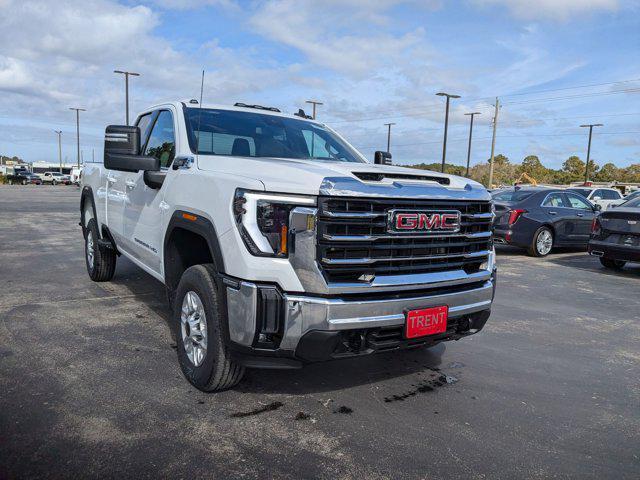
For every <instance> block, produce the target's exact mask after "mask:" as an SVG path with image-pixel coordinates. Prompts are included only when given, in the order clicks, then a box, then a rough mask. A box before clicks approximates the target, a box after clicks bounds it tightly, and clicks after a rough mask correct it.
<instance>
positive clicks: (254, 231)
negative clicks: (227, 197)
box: [233, 189, 316, 257]
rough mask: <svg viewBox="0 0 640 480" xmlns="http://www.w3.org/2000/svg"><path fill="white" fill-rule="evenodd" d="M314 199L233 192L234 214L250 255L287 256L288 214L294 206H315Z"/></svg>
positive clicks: (241, 191) (274, 194) (244, 191)
mask: <svg viewBox="0 0 640 480" xmlns="http://www.w3.org/2000/svg"><path fill="white" fill-rule="evenodd" d="M315 204H316V200H315V198H313V197H303V196H297V195H280V194H277V193H260V192H249V191H246V190H240V189H239V190H236V195H235V198H234V200H233V213H234V215H235V218H236V225H237V226H238V229H239V231H240V236H241V237H242V240H243V241H244V243H245V245H246V246H247V249H248V250H249V252H251V253H252V254H253V255H256V256H260V257H286V256H287V255H288V253H289V233H290V232H289V213H290V212H291V209H292V208H295V207H296V206H297V205H315Z"/></svg>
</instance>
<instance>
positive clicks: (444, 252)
mask: <svg viewBox="0 0 640 480" xmlns="http://www.w3.org/2000/svg"><path fill="white" fill-rule="evenodd" d="M392 209H408V210H434V209H436V210H438V209H440V210H447V209H448V210H452V209H453V210H459V211H460V212H461V214H462V223H461V229H460V231H459V232H457V233H454V234H450V233H449V234H448V233H445V232H443V233H431V234H428V235H425V234H421V233H412V234H410V233H408V234H402V235H399V234H397V233H393V234H392V233H389V232H388V231H387V213H388V212H389V210H392ZM492 219H493V214H492V212H491V203H490V202H480V201H438V200H433V201H432V200H428V201H425V200H419V201H418V200H415V201H414V200H395V199H362V198H339V199H337V198H335V197H320V198H319V199H318V224H317V225H318V251H317V259H318V263H319V265H320V266H321V268H322V271H323V273H324V275H325V277H326V279H327V280H328V281H334V282H335V281H358V280H363V279H366V278H367V277H369V276H376V275H399V274H413V273H426V272H438V271H448V270H459V269H464V270H466V271H467V273H474V272H477V271H478V270H479V267H480V265H481V264H482V262H484V261H485V259H486V257H487V256H488V254H489V249H490V248H491V222H492Z"/></svg>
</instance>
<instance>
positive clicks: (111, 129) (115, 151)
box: [104, 125, 160, 172]
mask: <svg viewBox="0 0 640 480" xmlns="http://www.w3.org/2000/svg"><path fill="white" fill-rule="evenodd" d="M104 166H105V168H107V169H109V170H119V171H122V172H139V171H140V170H144V171H158V170H160V160H159V159H157V158H155V157H147V156H143V155H140V128H139V127H131V126H128V125H109V126H108V127H107V129H106V130H105V133H104Z"/></svg>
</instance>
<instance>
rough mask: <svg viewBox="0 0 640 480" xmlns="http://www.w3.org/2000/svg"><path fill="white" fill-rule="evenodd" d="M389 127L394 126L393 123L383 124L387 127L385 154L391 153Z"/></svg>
mask: <svg viewBox="0 0 640 480" xmlns="http://www.w3.org/2000/svg"><path fill="white" fill-rule="evenodd" d="M391 125H395V123H385V126H386V127H387V152H389V153H391Z"/></svg>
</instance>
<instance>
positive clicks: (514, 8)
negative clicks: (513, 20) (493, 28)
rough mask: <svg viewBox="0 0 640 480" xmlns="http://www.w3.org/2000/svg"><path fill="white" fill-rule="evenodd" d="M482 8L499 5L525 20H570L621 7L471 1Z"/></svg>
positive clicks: (555, 0)
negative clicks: (574, 17)
mask: <svg viewBox="0 0 640 480" xmlns="http://www.w3.org/2000/svg"><path fill="white" fill-rule="evenodd" d="M471 2H472V3H474V4H476V5H480V6H493V5H499V6H503V7H505V8H507V9H508V10H509V11H510V12H511V14H512V15H514V16H515V17H517V18H521V19H525V20H533V19H545V20H549V19H551V20H561V21H564V20H569V19H571V18H572V17H573V16H575V15H583V14H588V13H592V12H597V11H608V12H614V11H616V10H617V9H618V7H619V3H620V2H619V1H618V0H535V1H532V0H471Z"/></svg>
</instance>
